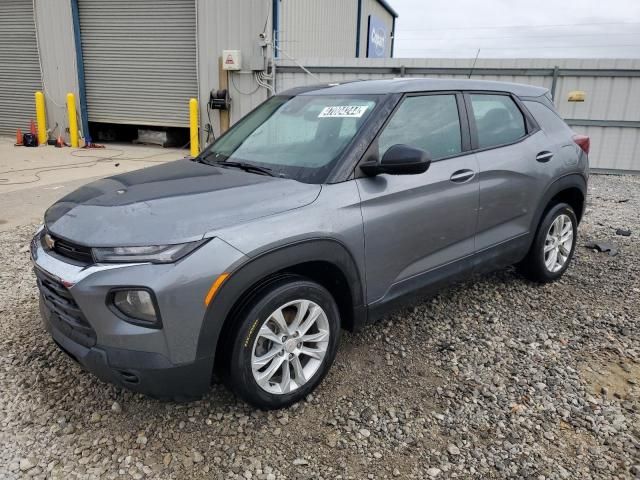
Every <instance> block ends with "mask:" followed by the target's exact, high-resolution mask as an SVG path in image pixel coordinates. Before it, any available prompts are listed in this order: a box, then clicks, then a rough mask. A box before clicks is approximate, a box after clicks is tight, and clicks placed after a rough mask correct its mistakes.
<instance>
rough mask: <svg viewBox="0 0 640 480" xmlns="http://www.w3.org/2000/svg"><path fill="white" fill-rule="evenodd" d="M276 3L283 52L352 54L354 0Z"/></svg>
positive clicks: (354, 38)
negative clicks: (278, 11) (278, 8)
mask: <svg viewBox="0 0 640 480" xmlns="http://www.w3.org/2000/svg"><path fill="white" fill-rule="evenodd" d="M279 5H280V22H279V26H278V34H279V37H278V38H279V45H280V47H281V48H282V49H283V50H284V51H285V52H286V53H287V54H289V55H291V56H292V57H294V58H297V57H303V56H304V57H307V56H323V57H347V58H348V57H355V56H356V37H357V35H356V29H357V20H356V19H357V16H358V15H357V10H358V0H321V1H319V0H280V3H279ZM365 25H366V24H365ZM365 36H366V33H365ZM281 56H282V57H284V58H286V55H284V54H281Z"/></svg>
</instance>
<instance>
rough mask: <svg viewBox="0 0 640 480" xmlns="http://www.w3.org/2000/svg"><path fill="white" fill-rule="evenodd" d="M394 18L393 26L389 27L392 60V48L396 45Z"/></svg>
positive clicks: (394, 18) (394, 20)
mask: <svg viewBox="0 0 640 480" xmlns="http://www.w3.org/2000/svg"><path fill="white" fill-rule="evenodd" d="M396 18H397V17H393V24H392V25H391V58H393V47H394V46H395V43H396Z"/></svg>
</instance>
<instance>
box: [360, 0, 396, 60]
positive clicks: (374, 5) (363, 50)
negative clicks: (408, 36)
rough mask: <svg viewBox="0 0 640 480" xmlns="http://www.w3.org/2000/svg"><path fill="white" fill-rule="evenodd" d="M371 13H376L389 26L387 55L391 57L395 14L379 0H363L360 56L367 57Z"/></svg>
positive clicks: (386, 46)
mask: <svg viewBox="0 0 640 480" xmlns="http://www.w3.org/2000/svg"><path fill="white" fill-rule="evenodd" d="M369 15H374V16H375V17H378V18H379V19H380V20H382V21H383V22H384V24H385V27H386V28H387V35H388V37H387V41H386V45H385V52H384V54H385V56H387V57H391V32H392V31H393V16H392V15H391V14H390V13H389V12H388V11H387V9H386V8H384V7H383V6H382V5H381V4H380V2H379V1H378V0H362V18H361V22H362V23H361V26H360V58H366V57H367V40H368V34H369V29H368V25H369Z"/></svg>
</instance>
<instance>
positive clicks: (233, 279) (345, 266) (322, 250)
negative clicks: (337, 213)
mask: <svg viewBox="0 0 640 480" xmlns="http://www.w3.org/2000/svg"><path fill="white" fill-rule="evenodd" d="M314 261H322V262H329V263H331V264H333V265H334V266H336V267H337V268H339V269H340V271H341V272H342V273H343V274H344V276H345V278H346V280H347V282H348V285H349V288H350V293H351V298H352V299H353V308H354V323H357V324H358V325H360V324H361V323H363V322H364V321H365V318H364V317H365V313H364V312H365V309H364V308H363V304H364V298H365V297H364V295H365V293H364V285H363V282H362V280H361V276H360V273H359V271H358V268H357V266H356V262H355V261H354V259H353V256H352V255H351V253H350V252H349V251H348V249H347V248H346V247H345V246H344V245H343V244H342V243H340V242H338V241H337V240H332V239H326V238H322V239H321V238H318V239H307V240H303V241H299V242H294V243H290V244H287V245H284V246H280V247H277V248H274V249H272V250H269V251H267V252H263V253H261V254H259V255H258V256H256V257H253V258H251V259H250V260H246V261H243V262H242V263H240V264H238V265H234V266H233V267H232V271H231V272H230V273H231V275H230V276H229V278H228V279H227V280H226V281H225V282H224V283H223V285H222V287H221V288H220V290H219V291H218V292H217V294H216V296H215V298H214V299H213V301H212V302H211V304H210V305H209V307H208V308H207V311H206V313H205V317H204V321H203V323H202V327H201V330H200V336H199V338H198V348H197V354H196V356H197V358H206V357H208V358H215V353H216V347H217V344H218V340H219V337H220V334H221V332H222V330H223V327H224V326H225V324H226V322H227V321H230V320H231V319H230V318H229V316H230V315H231V314H232V313H233V309H234V306H235V305H236V304H237V302H238V301H239V300H240V299H242V298H243V297H244V296H246V295H247V294H248V293H249V292H250V291H251V290H252V289H253V288H254V287H255V286H257V285H259V284H260V282H261V280H264V279H266V278H268V277H270V276H273V275H274V274H276V273H278V272H282V271H284V270H287V269H289V268H292V267H294V266H296V265H300V264H303V263H307V262H314Z"/></svg>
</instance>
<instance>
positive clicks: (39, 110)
mask: <svg viewBox="0 0 640 480" xmlns="http://www.w3.org/2000/svg"><path fill="white" fill-rule="evenodd" d="M36 122H37V123H38V145H45V144H46V143H47V116H46V114H45V110H44V94H43V93H42V92H36Z"/></svg>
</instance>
